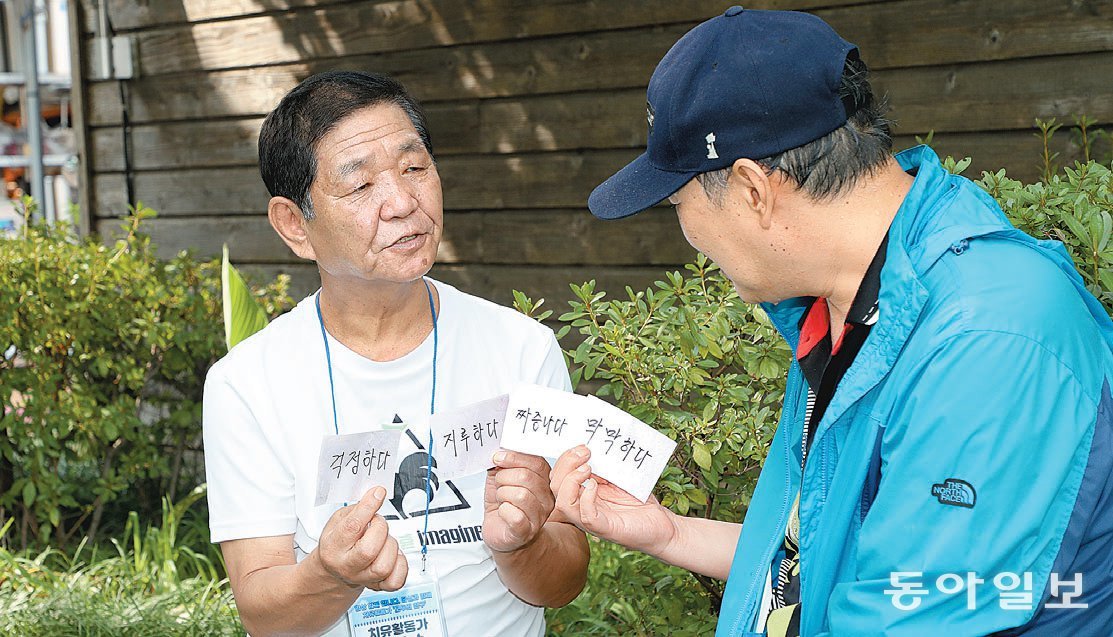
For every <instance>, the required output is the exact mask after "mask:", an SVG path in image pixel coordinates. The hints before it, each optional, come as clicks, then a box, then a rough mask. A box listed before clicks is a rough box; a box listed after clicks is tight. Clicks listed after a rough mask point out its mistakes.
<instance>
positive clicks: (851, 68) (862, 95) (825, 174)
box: [696, 55, 893, 205]
mask: <svg viewBox="0 0 1113 637" xmlns="http://www.w3.org/2000/svg"><path fill="white" fill-rule="evenodd" d="M839 95H840V97H842V98H843V100H844V102H847V103H852V104H854V105H855V106H856V110H854V112H853V114H852V115H851V116H850V119H848V120H847V121H846V123H845V124H843V125H842V126H840V127H839V128H836V129H835V130H834V131H832V132H830V133H828V134H827V135H824V136H823V137H820V138H819V139H817V140H815V141H811V142H808V143H807V144H804V145H803V146H797V147H796V148H792V149H789V150H786V151H784V152H782V153H778V154H776V155H773V156H771V157H765V158H762V159H758V160H756V161H757V163H758V164H760V165H761V166H762V167H764V168H765V170H766V174H772V173H773V171H774V170H780V171H782V172H784V173H785V175H786V176H788V178H789V179H790V180H792V182H793V183H795V184H796V186H797V187H798V188H799V189H800V190H802V191H804V193H805V194H806V195H807V196H808V197H809V198H810V199H812V200H813V201H816V202H819V201H824V200H829V199H831V198H833V197H835V196H837V195H839V194H841V193H843V192H846V191H847V190H849V189H850V188H852V187H853V186H854V184H856V183H857V182H858V180H859V179H861V178H862V177H867V176H869V175H872V174H874V173H875V172H876V171H877V170H878V169H879V168H880V167H881V166H883V165H884V164H885V162H886V161H888V159H889V157H890V154H891V152H892V149H893V139H892V137H891V134H890V121H889V120H888V118H887V117H886V113H887V112H888V110H889V104H888V101H887V100H886V99H885V98H884V97H882V98H877V97H875V96H874V94H873V90H872V89H871V88H870V83H869V70H868V69H867V68H866V65H865V63H864V62H862V61H861V60H860V59H858V57H857V56H854V55H852V56H850V57H848V58H847V60H846V66H845V68H844V69H843V76H842V85H841V86H840V87H839ZM730 173H731V167H730V166H728V167H726V168H722V169H720V170H712V171H710V172H706V173H702V174H699V175H696V179H697V180H698V181H699V183H700V186H702V187H703V190H704V192H705V193H707V196H708V198H709V199H711V201H713V202H714V203H716V204H717V205H721V204H722V199H723V194H724V192H725V190H726V185H727V180H728V179H729V178H730Z"/></svg>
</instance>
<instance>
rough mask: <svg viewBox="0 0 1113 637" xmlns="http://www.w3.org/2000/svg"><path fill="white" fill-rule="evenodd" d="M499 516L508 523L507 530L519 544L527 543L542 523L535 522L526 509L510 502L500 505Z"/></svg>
mask: <svg viewBox="0 0 1113 637" xmlns="http://www.w3.org/2000/svg"><path fill="white" fill-rule="evenodd" d="M498 516H499V517H500V518H502V521H503V522H504V523H506V530H507V532H508V533H509V535H510V536H511V537H512V538H513V539H514V541H515V543H517V544H520V545H521V544H526V543H527V542H528V541H529V540H530V539H532V538H533V536H534V535H535V534H536V532H537V531H538V530H540V529H541V523H537V524H535V523H534V522H533V521H532V520H530V517H529V516H528V515H526V513H525V512H524V511H522V510H521V509H519V508H518V507H516V506H514V505H513V504H511V503H509V502H503V503H502V504H500V505H499V509H498Z"/></svg>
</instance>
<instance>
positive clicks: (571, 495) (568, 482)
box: [553, 464, 591, 529]
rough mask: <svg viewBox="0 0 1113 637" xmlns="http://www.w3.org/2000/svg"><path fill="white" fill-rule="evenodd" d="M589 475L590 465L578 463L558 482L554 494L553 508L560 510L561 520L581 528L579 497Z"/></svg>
mask: <svg viewBox="0 0 1113 637" xmlns="http://www.w3.org/2000/svg"><path fill="white" fill-rule="evenodd" d="M590 476H591V467H590V466H588V465H586V464H584V465H580V466H579V467H578V468H577V469H576V470H575V471H573V472H572V473H570V474H568V476H567V477H566V478H565V479H564V480H563V482H561V483H560V484H559V486H558V487H557V489H558V490H557V492H556V493H555V494H554V495H555V502H554V505H553V506H554V509H555V510H557V511H559V512H560V515H561V517H562V518H563V520H562V521H567V522H571V523H572V524H574V525H576V526H578V527H580V528H581V529H582V528H583V524H582V521H581V520H580V517H581V516H580V497H581V495H580V494H581V493H582V492H583V482H584V480H587V479H588V477H590Z"/></svg>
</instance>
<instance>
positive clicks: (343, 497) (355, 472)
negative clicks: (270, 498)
mask: <svg viewBox="0 0 1113 637" xmlns="http://www.w3.org/2000/svg"><path fill="white" fill-rule="evenodd" d="M401 436H402V432H401V431H397V430H394V431H366V432H362V433H355V434H344V435H342V436H325V437H324V439H323V440H322V441H321V456H320V460H319V462H318V465H317V497H316V499H315V500H314V506H321V505H323V504H341V503H352V502H356V501H358V500H359V499H360V498H362V497H363V494H364V493H366V492H367V490H368V489H370V488H372V487H376V486H381V487H384V488H385V489H386V491H387V494H386V497H387V499H389V498H390V497H391V492H392V491H393V490H394V474H395V473H396V472H397V470H398V441H399V439H400V438H401Z"/></svg>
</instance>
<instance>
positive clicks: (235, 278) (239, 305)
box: [220, 244, 267, 349]
mask: <svg viewBox="0 0 1113 637" xmlns="http://www.w3.org/2000/svg"><path fill="white" fill-rule="evenodd" d="M220 283H221V285H220V290H221V298H222V301H223V306H224V342H225V344H226V345H227V346H228V349H232V348H233V347H235V346H236V344H237V343H239V342H240V341H242V340H244V339H245V338H247V337H248V336H251V335H252V334H254V333H255V332H258V331H259V330H261V329H263V328H264V327H266V326H267V313H266V312H264V311H263V308H262V307H261V306H260V305H259V303H258V301H256V300H255V296H254V295H253V294H252V293H251V288H249V287H248V286H247V283H246V282H245V281H244V280H243V277H242V276H240V273H239V272H237V271H236V269H235V268H234V267H232V263H231V262H230V261H229V260H228V244H224V258H223V260H222V261H221V265H220Z"/></svg>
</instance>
